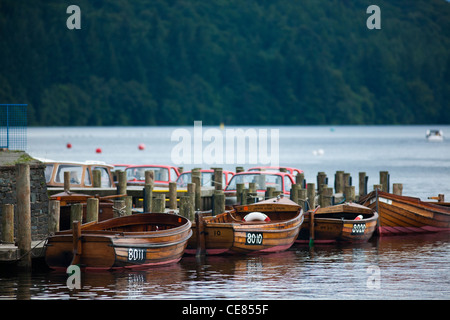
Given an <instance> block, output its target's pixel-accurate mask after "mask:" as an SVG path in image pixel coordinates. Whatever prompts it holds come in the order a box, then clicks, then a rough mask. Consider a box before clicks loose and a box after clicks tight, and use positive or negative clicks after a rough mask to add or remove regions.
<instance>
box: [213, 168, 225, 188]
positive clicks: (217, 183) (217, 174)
mask: <svg viewBox="0 0 450 320" xmlns="http://www.w3.org/2000/svg"><path fill="white" fill-rule="evenodd" d="M214 188H215V190H223V169H222V168H214Z"/></svg>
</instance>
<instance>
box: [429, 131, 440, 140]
mask: <svg viewBox="0 0 450 320" xmlns="http://www.w3.org/2000/svg"><path fill="white" fill-rule="evenodd" d="M426 137H427V140H428V141H442V140H444V133H443V132H442V130H427V135H426Z"/></svg>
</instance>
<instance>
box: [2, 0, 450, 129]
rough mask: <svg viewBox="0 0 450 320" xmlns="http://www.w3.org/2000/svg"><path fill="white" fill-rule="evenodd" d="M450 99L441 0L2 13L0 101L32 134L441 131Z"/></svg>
mask: <svg viewBox="0 0 450 320" xmlns="http://www.w3.org/2000/svg"><path fill="white" fill-rule="evenodd" d="M375 2H376V4H377V5H378V6H379V7H380V8H381V29H380V30H370V29H368V28H367V27H366V20H367V19H368V17H369V14H367V13H366V9H367V7H368V6H369V5H371V4H374V3H375ZM71 4H76V5H78V6H79V7H80V9H81V29H79V30H70V29H68V28H67V27H66V21H67V19H68V18H69V16H70V15H69V14H67V13H66V9H67V7H68V6H69V5H71ZM449 101H450V3H448V2H446V1H444V0H415V1H410V0H396V1H363V0H346V1H344V0H327V1H317V0H208V1H207V0H150V1H144V0H133V1H123V0H108V1H98V0H90V1H88V0H74V1H72V2H70V3H69V2H67V1H57V0H50V1H49V0H45V1H44V0H23V1H16V0H2V1H1V2H0V103H27V104H28V123H29V125H39V126H59V125H64V126H72V125H73V126H75V125H76V126H81V125H87V126H97V125H138V126H146V125H191V124H193V121H194V120H202V121H203V124H204V125H218V124H219V123H225V124H230V125H308V124H311V125H313V124H427V123H446V124H448V123H450V103H449Z"/></svg>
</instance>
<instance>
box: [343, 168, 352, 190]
mask: <svg viewBox="0 0 450 320" xmlns="http://www.w3.org/2000/svg"><path fill="white" fill-rule="evenodd" d="M351 185H352V176H351V175H350V173H347V172H344V189H345V187H347V186H351Z"/></svg>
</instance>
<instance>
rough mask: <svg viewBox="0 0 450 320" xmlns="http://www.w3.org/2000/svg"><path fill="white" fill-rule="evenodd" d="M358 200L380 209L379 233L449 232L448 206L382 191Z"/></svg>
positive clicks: (449, 216)
mask: <svg viewBox="0 0 450 320" xmlns="http://www.w3.org/2000/svg"><path fill="white" fill-rule="evenodd" d="M359 202H360V203H361V204H363V205H366V206H368V207H369V208H373V209H375V210H377V211H378V214H379V232H380V235H397V234H410V233H429V232H450V208H449V207H445V206H440V205H438V204H432V203H429V202H425V201H421V200H420V199H419V198H413V197H406V196H400V195H395V194H391V193H387V192H383V191H380V190H376V191H373V192H371V193H369V194H368V195H367V196H365V197H364V198H362V199H361V200H360V201H359Z"/></svg>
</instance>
